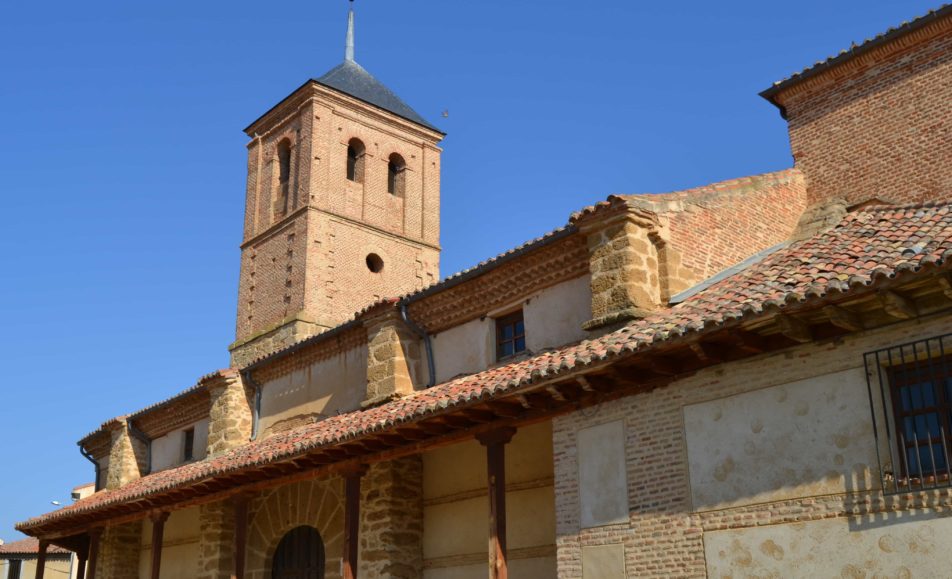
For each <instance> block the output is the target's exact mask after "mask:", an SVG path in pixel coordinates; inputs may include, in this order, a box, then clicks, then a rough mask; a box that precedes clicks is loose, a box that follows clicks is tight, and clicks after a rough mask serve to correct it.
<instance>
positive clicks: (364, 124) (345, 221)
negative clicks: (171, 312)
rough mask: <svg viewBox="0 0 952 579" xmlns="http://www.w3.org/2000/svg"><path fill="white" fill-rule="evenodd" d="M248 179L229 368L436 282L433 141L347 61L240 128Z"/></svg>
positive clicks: (431, 133) (437, 137)
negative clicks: (245, 141) (245, 142)
mask: <svg viewBox="0 0 952 579" xmlns="http://www.w3.org/2000/svg"><path fill="white" fill-rule="evenodd" d="M245 133H246V134H247V135H248V137H249V138H250V142H249V143H248V182H247V190H246V201H245V227H244V237H243V241H242V243H241V274H240V280H239V288H238V320H237V324H236V339H235V342H234V343H233V344H232V345H231V346H230V347H229V350H230V351H231V354H232V365H233V366H236V367H239V368H240V367H242V366H244V365H247V364H248V363H249V362H250V361H252V360H254V359H256V358H259V357H261V356H264V355H267V354H269V353H271V352H274V351H276V350H278V349H281V348H283V347H285V346H287V345H290V344H292V343H294V342H297V341H300V340H301V339H303V338H306V337H308V336H310V335H313V334H317V333H320V332H322V331H325V330H327V329H329V328H332V327H334V326H336V325H338V324H340V323H342V322H344V321H346V320H348V319H350V318H351V317H352V316H353V315H354V313H356V312H357V311H358V310H360V309H361V308H363V307H364V306H366V305H368V304H369V303H371V302H373V301H375V300H378V299H381V298H386V297H396V296H399V295H401V294H404V293H407V292H411V291H414V290H416V289H420V288H422V287H425V286H427V285H429V284H431V283H433V282H436V281H437V280H438V279H439V257H440V246H439V243H440V152H441V151H440V148H439V147H438V144H439V142H440V141H441V140H442V139H443V136H444V134H443V133H442V132H441V131H440V130H438V129H437V128H436V127H434V126H433V125H431V124H429V123H428V122H427V121H425V120H424V119H423V118H422V117H421V116H420V115H419V114H417V113H416V111H414V110H413V109H412V108H410V107H409V106H408V105H407V104H406V103H404V102H403V101H402V100H401V99H400V98H399V97H397V96H396V95H395V94H394V93H393V92H392V91H390V89H388V88H387V87H386V86H384V85H383V84H382V83H381V82H380V81H378V80H377V79H376V78H374V77H373V76H372V75H371V74H370V73H368V72H367V71H366V70H365V69H364V68H363V67H361V66H360V65H359V64H357V62H356V60H355V59H354V11H353V5H351V10H350V13H349V14H348V22H347V41H346V49H345V56H344V61H343V62H342V63H341V64H339V65H338V66H336V67H335V68H333V69H331V70H330V71H329V72H328V73H327V74H325V75H324V76H321V77H319V78H316V79H312V80H309V81H307V82H306V83H304V84H303V85H302V86H301V87H299V88H298V89H297V90H295V91H294V92H293V93H291V95H290V96H288V97H287V98H285V99H284V100H282V101H281V102H279V103H278V104H277V105H275V106H274V107H273V108H272V109H271V110H269V111H268V112H266V113H265V114H264V115H263V116H261V117H260V118H259V119H258V120H256V121H254V122H253V123H251V125H250V126H249V127H248V128H247V129H245Z"/></svg>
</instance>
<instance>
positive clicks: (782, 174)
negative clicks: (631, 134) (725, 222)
mask: <svg viewBox="0 0 952 579" xmlns="http://www.w3.org/2000/svg"><path fill="white" fill-rule="evenodd" d="M792 175H802V173H801V171H800V170H799V169H797V168H796V167H788V168H786V169H780V170H777V171H768V172H766V173H755V174H753V175H744V176H742V177H734V178H732V179H724V180H723V181H714V182H712V183H707V184H705V185H698V186H696V187H688V188H687V189H674V190H671V191H659V192H657V193H651V192H648V193H613V194H611V195H609V199H611V198H612V197H615V198H618V199H631V198H642V197H651V198H658V197H666V196H671V195H688V194H692V193H700V192H706V191H708V190H713V191H718V192H720V191H721V190H728V189H731V188H734V187H737V186H738V185H746V184H748V183H756V182H758V181H765V180H769V181H780V180H781V179H782V178H786V177H788V176H792Z"/></svg>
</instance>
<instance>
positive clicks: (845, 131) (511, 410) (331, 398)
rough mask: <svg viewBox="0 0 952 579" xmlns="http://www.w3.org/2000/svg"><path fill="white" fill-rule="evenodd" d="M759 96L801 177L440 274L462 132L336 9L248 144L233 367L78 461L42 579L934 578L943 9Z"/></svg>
mask: <svg viewBox="0 0 952 579" xmlns="http://www.w3.org/2000/svg"><path fill="white" fill-rule="evenodd" d="M761 94H762V96H763V97H764V98H766V99H767V100H768V101H769V102H771V103H773V104H774V105H775V106H776V107H777V108H778V110H779V113H780V114H781V115H782V116H783V118H784V119H786V121H787V123H788V128H789V136H790V143H791V150H792V154H793V159H794V164H793V167H791V168H788V169H785V170H781V171H777V172H773V173H767V174H761V175H755V176H748V177H741V178H737V179H732V180H729V181H724V182H720V183H715V184H711V185H706V186H702V187H697V188H694V189H690V190H685V191H677V192H671V193H664V194H651V195H647V194H646V195H612V196H610V197H608V198H607V199H605V200H597V202H596V200H593V204H592V205H590V206H588V207H585V208H580V209H579V211H577V212H575V213H573V214H572V215H570V216H567V219H566V221H565V222H564V223H563V224H561V225H559V226H558V227H556V228H554V229H553V230H552V231H551V232H549V233H548V234H546V235H544V236H542V237H540V238H538V239H535V240H532V241H530V242H528V243H526V244H524V245H522V246H519V247H516V248H514V249H512V250H510V251H508V252H506V253H503V254H501V255H498V256H496V257H493V258H491V259H488V260H486V261H484V262H482V263H480V264H479V265H477V266H475V267H473V268H471V269H468V270H465V271H462V272H459V273H456V274H453V275H450V276H448V277H443V278H441V277H440V272H439V258H440V194H441V191H440V156H441V153H442V151H441V149H440V146H439V144H440V142H441V140H442V138H443V137H444V134H443V133H442V132H441V131H440V130H439V128H437V127H435V126H433V125H431V124H430V123H429V122H427V121H426V120H425V119H424V118H422V117H421V116H420V115H419V114H417V113H416V112H415V111H414V110H413V109H412V108H411V107H410V106H409V105H407V104H406V103H405V102H404V101H402V100H401V99H400V98H399V97H398V96H396V95H395V94H394V93H393V92H391V91H390V90H389V89H388V88H387V87H386V86H384V85H383V84H382V83H381V82H380V81H378V80H377V79H376V78H374V77H373V76H372V75H371V74H370V73H369V72H367V71H366V70H365V69H364V68H362V67H361V66H360V65H359V64H357V61H356V60H355V53H354V14H353V11H351V13H350V15H349V22H348V29H347V41H346V52H345V58H344V61H343V62H342V63H341V64H340V65H339V66H337V67H336V68H334V69H332V70H331V71H329V72H328V73H327V74H325V75H324V76H322V77H320V78H317V79H312V80H308V81H307V82H306V83H304V84H303V85H301V86H300V87H299V88H298V89H297V90H295V91H294V92H293V93H291V95H289V96H288V97H287V98H285V99H284V100H282V101H281V102H279V103H278V104H276V105H275V106H274V107H273V108H271V109H270V110H269V111H267V112H265V113H264V114H263V115H262V116H261V117H259V118H258V119H257V120H255V121H254V122H253V123H251V125H249V126H248V127H247V128H246V129H245V132H246V134H247V136H248V146H247V148H248V164H247V172H248V180H247V189H246V191H245V217H244V237H243V240H242V242H241V273H240V282H239V288H238V292H239V298H238V312H237V322H236V335H235V341H234V342H233V343H232V344H231V345H230V346H229V349H230V353H231V364H230V367H229V368H225V369H221V370H217V371H214V372H211V373H209V374H207V375H205V376H203V377H201V378H199V379H198V380H197V382H195V384H194V385H193V386H191V387H189V388H186V389H185V390H183V391H182V392H181V393H180V394H178V395H176V396H173V397H172V398H170V399H168V400H164V401H160V402H157V403H155V404H154V405H152V406H149V407H147V408H143V409H138V410H136V409H130V413H129V414H127V415H124V416H119V417H115V418H111V419H109V420H107V421H105V422H104V423H103V424H102V425H101V426H99V427H98V428H96V429H95V430H93V431H92V432H90V433H89V434H87V435H86V436H84V437H83V438H82V439H81V440H80V441H79V446H80V449H81V452H82V453H83V455H84V456H86V457H87V458H88V459H89V461H90V476H92V474H93V473H95V480H96V492H95V493H94V494H92V495H91V496H89V497H86V498H83V499H81V500H78V501H77V502H75V503H74V504H71V505H69V506H66V507H64V508H61V509H59V510H56V511H53V512H50V513H46V514H41V515H38V516H37V517H35V518H32V519H30V520H28V521H25V522H22V523H20V524H19V525H18V526H17V528H18V529H19V530H20V531H22V532H24V533H26V534H28V535H30V536H31V537H35V538H36V539H38V541H39V542H38V548H37V555H36V565H35V568H36V571H35V577H37V578H43V577H44V572H45V571H44V569H45V568H52V567H51V566H50V564H49V561H50V559H51V557H52V556H53V554H54V553H61V552H62V551H61V550H68V551H71V552H74V553H76V554H77V556H78V570H77V576H78V577H79V578H80V579H174V578H198V579H228V578H238V579H245V578H247V579H291V578H295V579H325V578H326V579H354V578H356V577H361V578H368V579H369V578H389V579H421V578H422V579H479V578H485V577H487V576H488V577H489V578H490V579H506V578H508V577H512V578H514V579H522V578H556V577H557V578H559V579H618V578H625V577H627V578H636V577H637V578H642V577H718V578H720V577H733V576H745V577H747V576H757V577H819V576H830V575H836V576H843V577H857V578H858V577H870V578H871V577H874V576H875V577H881V576H899V577H913V576H915V577H924V576H930V577H937V576H948V575H949V571H948V570H949V569H950V568H952V550H950V549H948V548H945V547H943V545H945V544H946V543H947V537H949V536H950V535H952V516H950V515H952V338H950V336H952V6H945V7H943V8H940V9H938V10H935V11H932V12H930V13H928V14H926V15H924V16H921V17H919V18H917V19H915V20H912V21H910V22H907V23H904V24H902V25H901V26H899V27H897V28H894V29H890V30H889V31H888V32H886V33H884V34H881V35H879V36H876V37H875V38H872V39H870V40H867V41H866V42H864V43H861V44H859V45H853V46H852V47H851V48H850V49H848V50H845V51H844V52H842V53H840V54H839V55H837V56H835V57H831V58H829V59H827V60H825V61H822V62H819V63H817V64H815V65H813V66H811V67H809V68H807V69H805V70H803V71H801V72H798V73H796V74H794V75H792V76H790V77H789V78H787V79H785V80H782V81H780V82H777V83H775V84H773V85H771V86H770V88H768V89H767V90H765V91H764V92H763V93H761ZM947 350H948V351H947ZM31 568H32V567H31ZM48 576H49V575H47V577H48Z"/></svg>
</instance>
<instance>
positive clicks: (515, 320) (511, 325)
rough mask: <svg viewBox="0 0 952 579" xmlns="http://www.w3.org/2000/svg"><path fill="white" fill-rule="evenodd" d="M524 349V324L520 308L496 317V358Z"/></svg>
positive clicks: (511, 354) (500, 358)
mask: <svg viewBox="0 0 952 579" xmlns="http://www.w3.org/2000/svg"><path fill="white" fill-rule="evenodd" d="M525 349H526V324H525V321H524V320H523V319H522V310H519V311H518V312H513V313H511V314H509V315H506V316H502V317H500V318H496V359H497V360H502V359H503V358H508V357H509V356H514V355H516V354H518V353H519V352H524V351H525Z"/></svg>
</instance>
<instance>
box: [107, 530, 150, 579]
mask: <svg viewBox="0 0 952 579" xmlns="http://www.w3.org/2000/svg"><path fill="white" fill-rule="evenodd" d="M141 542H142V522H141V521H140V522H135V523H127V524H125V525H117V526H114V527H106V528H105V529H104V530H103V534H102V538H101V539H100V551H99V563H98V564H97V568H96V577H99V578H101V579H134V578H135V577H138V576H139V554H140V549H139V545H140V543H141Z"/></svg>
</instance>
